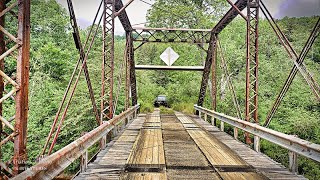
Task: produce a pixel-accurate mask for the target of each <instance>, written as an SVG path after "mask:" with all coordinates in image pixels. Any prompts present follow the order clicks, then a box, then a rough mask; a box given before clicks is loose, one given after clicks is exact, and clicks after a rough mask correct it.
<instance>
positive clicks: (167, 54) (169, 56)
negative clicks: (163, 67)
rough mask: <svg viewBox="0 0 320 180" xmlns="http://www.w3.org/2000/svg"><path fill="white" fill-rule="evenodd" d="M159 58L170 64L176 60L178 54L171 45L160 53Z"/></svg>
mask: <svg viewBox="0 0 320 180" xmlns="http://www.w3.org/2000/svg"><path fill="white" fill-rule="evenodd" d="M160 58H161V59H162V61H163V62H165V63H166V64H167V65H168V66H171V65H172V64H173V63H174V62H176V60H177V59H178V58H179V54H177V53H176V52H174V50H173V49H172V48H171V47H168V48H167V49H166V50H165V51H164V52H163V53H162V54H161V55H160Z"/></svg>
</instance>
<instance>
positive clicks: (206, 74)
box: [198, 0, 247, 106]
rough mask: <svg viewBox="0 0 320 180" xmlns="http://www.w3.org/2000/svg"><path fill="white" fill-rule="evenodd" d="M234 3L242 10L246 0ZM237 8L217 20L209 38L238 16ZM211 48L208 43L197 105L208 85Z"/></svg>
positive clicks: (200, 104)
mask: <svg viewBox="0 0 320 180" xmlns="http://www.w3.org/2000/svg"><path fill="white" fill-rule="evenodd" d="M234 5H235V6H236V7H237V8H238V10H240V11H242V10H243V9H244V8H245V7H247V0H238V1H237V2H236V3H235V4H234ZM238 10H237V9H235V8H233V7H231V8H230V9H229V11H228V12H227V13H226V14H225V15H224V16H223V18H222V19H221V20H220V21H219V22H218V24H217V25H216V26H215V27H214V28H213V29H212V33H211V40H212V39H214V37H212V36H217V35H218V34H219V33H220V32H221V31H222V30H223V29H224V28H225V27H226V26H227V25H228V24H229V23H230V22H231V21H233V19H234V18H235V17H237V16H238V14H239V12H238ZM210 44H211V43H210ZM211 49H212V45H209V49H208V51H207V58H206V62H205V70H204V72H203V75H202V82H201V86H200V93H199V98H198V105H199V106H202V105H203V101H204V97H205V93H206V89H207V86H208V79H209V74H210V66H211V64H212V52H210V50H211ZM208 65H209V66H208ZM206 66H207V67H206Z"/></svg>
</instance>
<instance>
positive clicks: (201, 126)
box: [75, 109, 305, 180]
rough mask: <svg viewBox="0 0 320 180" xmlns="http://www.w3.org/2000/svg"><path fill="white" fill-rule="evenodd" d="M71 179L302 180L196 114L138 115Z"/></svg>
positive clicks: (156, 112)
mask: <svg viewBox="0 0 320 180" xmlns="http://www.w3.org/2000/svg"><path fill="white" fill-rule="evenodd" d="M75 179H139V180H140V179H141V180H149V179H150V180H151V179H152V180H153V179H159V180H165V179H276V180H280V179H282V180H284V179H288V180H289V179H290V180H291V179H294V180H295V179H305V178H304V177H303V176H299V175H295V174H292V173H290V172H289V171H288V170H287V169H286V168H285V167H284V166H282V165H281V164H279V163H277V162H275V161H273V160H272V159H270V158H269V157H267V156H266V155H264V154H262V153H258V152H255V151H254V150H252V149H251V148H250V147H248V146H247V145H245V144H243V143H241V142H239V141H237V140H235V139H233V137H231V136H230V135H228V134H227V133H225V132H221V131H220V130H219V129H218V128H217V127H214V126H212V125H211V124H209V123H208V122H205V121H203V120H202V119H200V118H199V117H197V116H186V115H184V114H182V113H177V114H176V115H165V116H160V112H159V110H158V109H157V110H156V111H155V112H154V113H151V114H148V115H139V116H138V118H137V119H135V120H134V121H133V122H132V123H131V124H129V125H128V126H127V128H126V129H125V130H124V131H123V132H122V134H120V135H119V136H118V137H117V138H115V139H114V140H113V141H112V142H110V143H109V144H108V147H107V148H106V149H105V150H104V151H102V152H101V153H100V154H99V155H98V158H97V159H96V160H95V162H93V163H91V164H89V166H88V170H87V172H85V173H81V174H80V175H79V176H77V177H76V178H75Z"/></svg>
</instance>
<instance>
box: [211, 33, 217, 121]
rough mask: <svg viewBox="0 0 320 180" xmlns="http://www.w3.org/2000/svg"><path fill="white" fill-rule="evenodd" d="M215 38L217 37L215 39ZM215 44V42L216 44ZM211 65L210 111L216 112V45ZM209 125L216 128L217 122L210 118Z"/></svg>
mask: <svg viewBox="0 0 320 180" xmlns="http://www.w3.org/2000/svg"><path fill="white" fill-rule="evenodd" d="M215 38H217V37H215ZM216 43H217V42H216ZM213 48H214V49H213V50H212V51H213V54H212V65H211V73H212V75H211V78H212V79H211V86H212V87H211V93H212V94H211V97H212V110H214V111H217V45H215V46H213ZM211 121H212V122H211V124H212V125H214V126H216V125H217V120H216V119H215V118H214V117H212V119H211Z"/></svg>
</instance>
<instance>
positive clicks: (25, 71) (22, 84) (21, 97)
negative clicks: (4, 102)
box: [13, 0, 30, 175]
mask: <svg viewBox="0 0 320 180" xmlns="http://www.w3.org/2000/svg"><path fill="white" fill-rule="evenodd" d="M17 39H18V44H19V46H20V48H19V49H18V59H17V80H16V83H17V84H18V89H19V90H18V91H17V94H16V97H15V101H16V115H15V119H16V123H15V126H14V127H15V131H16V132H17V133H18V135H17V136H16V137H15V139H14V158H13V167H14V168H13V171H14V174H15V175H17V174H18V173H20V172H22V171H24V170H25V161H26V159H27V151H26V144H27V120H28V88H29V68H30V66H29V59H30V0H18V38H17Z"/></svg>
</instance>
